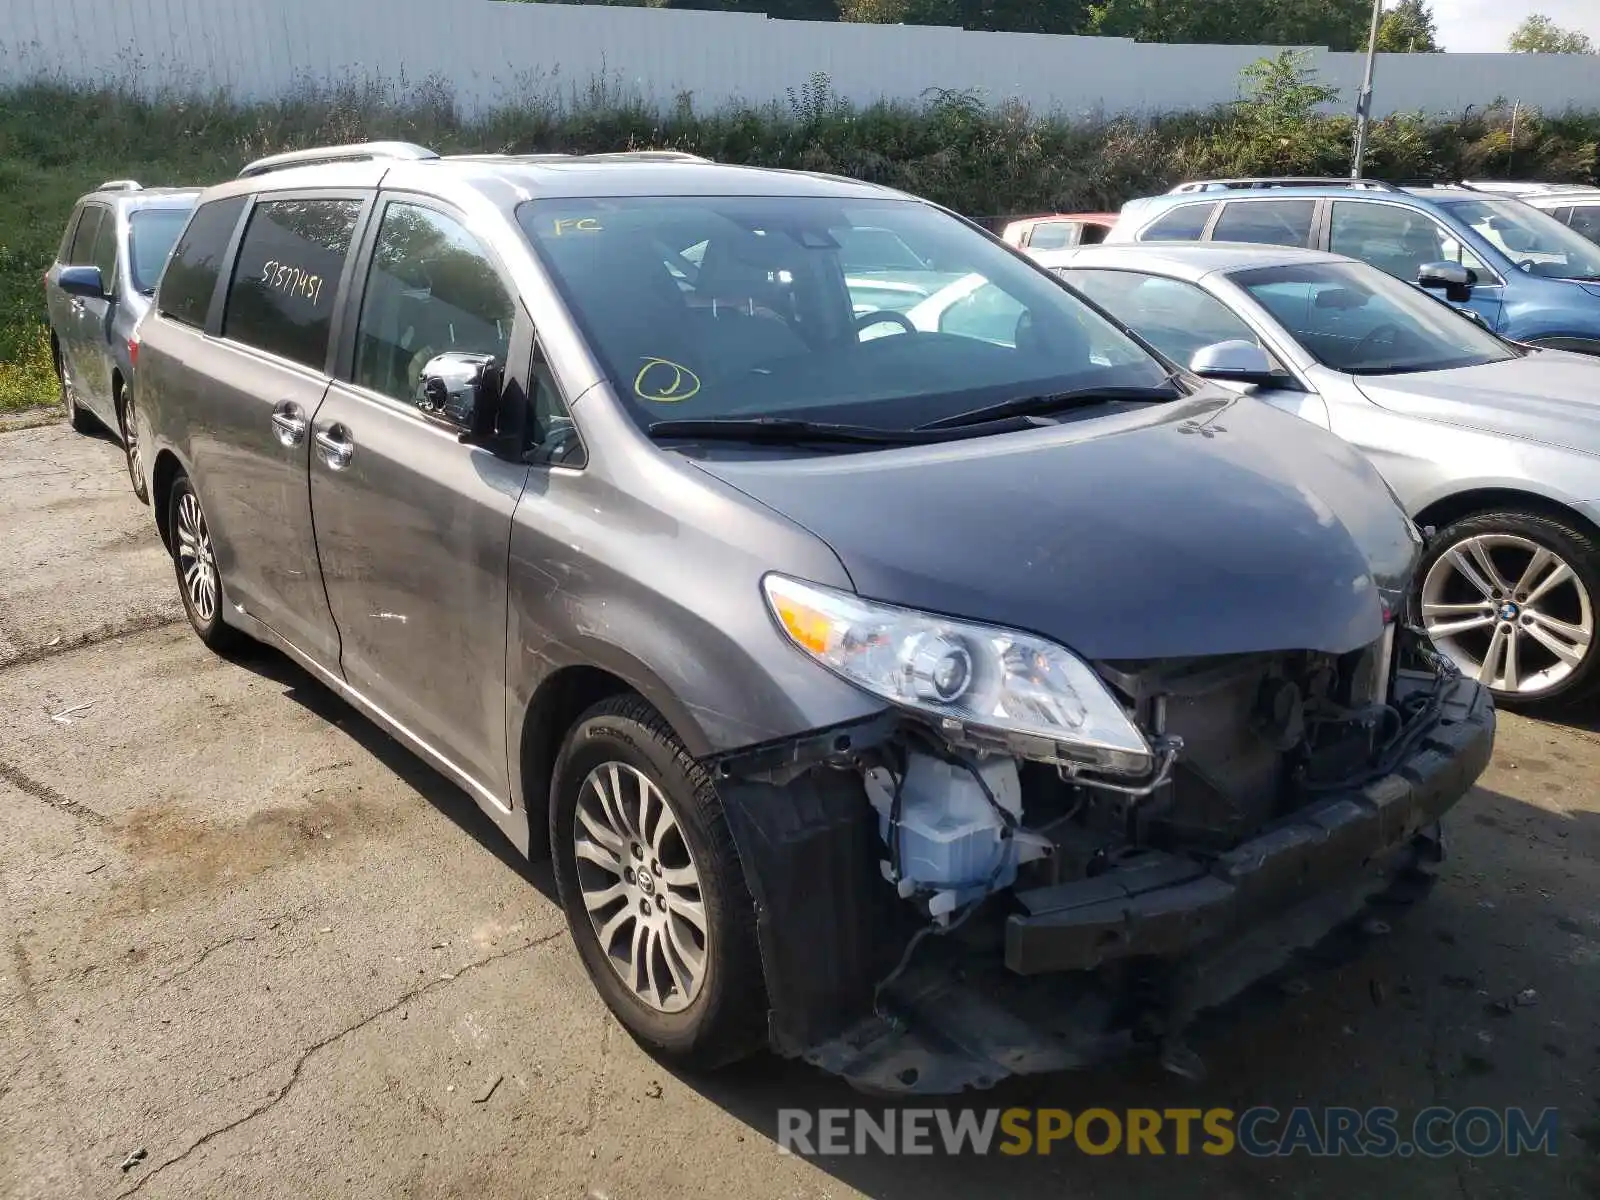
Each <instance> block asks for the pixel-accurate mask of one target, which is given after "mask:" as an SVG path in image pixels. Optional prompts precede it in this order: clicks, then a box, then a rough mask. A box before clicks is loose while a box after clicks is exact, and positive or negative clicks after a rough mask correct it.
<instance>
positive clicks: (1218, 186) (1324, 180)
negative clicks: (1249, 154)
mask: <svg viewBox="0 0 1600 1200" xmlns="http://www.w3.org/2000/svg"><path fill="white" fill-rule="evenodd" d="M1297 187H1348V188H1360V189H1364V190H1366V191H1374V192H1398V191H1399V190H1400V189H1399V188H1397V187H1395V186H1394V184H1392V183H1384V182H1383V181H1382V180H1381V179H1348V178H1345V177H1342V176H1338V175H1284V176H1279V177H1277V178H1273V177H1270V176H1267V177H1260V178H1243V179H1195V180H1191V181H1190V182H1188V183H1180V184H1179V185H1178V186H1177V187H1175V188H1173V189H1171V190H1170V191H1169V192H1168V193H1167V194H1168V195H1169V196H1171V195H1177V194H1178V193H1180V192H1231V191H1248V190H1252V189H1256V188H1262V189H1269V188H1297Z"/></svg>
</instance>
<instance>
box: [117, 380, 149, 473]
mask: <svg viewBox="0 0 1600 1200" xmlns="http://www.w3.org/2000/svg"><path fill="white" fill-rule="evenodd" d="M122 445H123V448H124V449H126V450H127V452H128V474H129V475H130V476H132V478H133V486H134V488H135V490H137V489H139V488H141V487H143V482H142V481H143V479H144V458H143V457H142V456H141V454H140V450H139V422H138V420H137V414H135V413H134V411H133V396H132V395H129V396H128V397H127V398H126V399H125V400H123V402H122Z"/></svg>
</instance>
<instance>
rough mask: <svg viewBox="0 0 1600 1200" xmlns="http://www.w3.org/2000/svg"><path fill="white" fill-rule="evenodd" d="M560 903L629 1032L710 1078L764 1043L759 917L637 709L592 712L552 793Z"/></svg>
mask: <svg viewBox="0 0 1600 1200" xmlns="http://www.w3.org/2000/svg"><path fill="white" fill-rule="evenodd" d="M550 844H551V851H552V857H553V858H554V860H555V871H556V883H557V887H558V888H559V890H560V894H561V905H562V908H563V909H564V910H565V912H566V915H567V924H568V926H569V927H570V928H571V930H572V939H573V942H574V943H575V944H576V946H577V948H578V953H579V955H580V956H581V957H582V959H583V964H584V967H585V968H586V969H587V970H588V973H589V978H590V979H591V980H592V981H593V983H594V985H595V988H596V990H598V991H599V993H600V996H601V998H602V999H603V1000H605V1002H606V1005H607V1006H608V1007H609V1008H610V1009H611V1011H612V1012H613V1013H614V1014H615V1015H616V1017H617V1019H618V1020H620V1021H621V1022H622V1023H623V1025H624V1026H626V1027H627V1029H628V1031H629V1032H630V1033H632V1034H633V1035H634V1036H635V1037H636V1038H638V1039H639V1040H640V1041H642V1042H644V1043H645V1044H646V1045H647V1046H649V1047H650V1048H651V1049H653V1050H655V1051H656V1052H658V1053H660V1054H661V1055H663V1056H664V1057H667V1058H671V1059H673V1060H676V1061H679V1062H682V1063H684V1064H685V1065H689V1066H697V1067H712V1066H717V1065H720V1064H722V1063H726V1062H731V1061H732V1060H734V1059H737V1058H741V1057H743V1056H744V1055H746V1054H748V1053H749V1052H750V1051H752V1050H754V1049H756V1048H757V1047H758V1046H760V1045H761V1044H762V1041H763V1037H764V1033H765V1028H766V1012H767V1005H766V991H765V987H764V982H763V978H762V972H761V957H760V953H759V951H758V949H757V945H756V930H755V906H754V904H753V903H752V902H751V899H750V894H749V891H748V890H747V889H746V887H745V881H744V873H743V869H742V868H741V866H740V864H739V859H738V856H737V853H736V852H735V850H734V846H733V837H732V835H731V834H730V833H729V831H728V823H727V818H726V817H725V816H724V814H723V811H722V804H721V802H720V801H719V800H718V798H717V794H716V789H715V788H714V787H713V786H712V783H711V780H710V778H709V777H708V776H707V775H706V773H705V772H704V771H703V770H702V769H701V768H700V767H699V765H698V764H696V763H695V761H694V759H692V758H691V757H690V756H689V754H688V752H687V751H686V750H685V749H684V747H683V744H682V743H681V742H680V741H679V740H678V739H677V737H676V736H674V734H673V733H672V730H671V729H670V728H669V727H668V726H667V724H666V722H665V721H663V720H662V719H661V717H660V715H659V714H657V713H656V712H655V710H654V709H652V708H651V707H650V706H649V705H648V704H646V703H644V701H642V700H640V699H638V698H637V697H614V698H612V699H609V700H605V701H602V702H601V703H599V704H597V705H595V706H594V707H593V708H591V709H590V710H589V711H588V712H586V713H585V714H584V715H583V716H582V717H580V718H579V719H578V722H577V724H576V725H575V726H574V727H573V729H572V731H571V732H570V733H569V734H568V735H567V739H566V742H565V743H564V745H563V746H562V749H561V754H560V756H559V758H558V759H557V762H556V769H555V776H554V781H553V786H552V788H551V805H550Z"/></svg>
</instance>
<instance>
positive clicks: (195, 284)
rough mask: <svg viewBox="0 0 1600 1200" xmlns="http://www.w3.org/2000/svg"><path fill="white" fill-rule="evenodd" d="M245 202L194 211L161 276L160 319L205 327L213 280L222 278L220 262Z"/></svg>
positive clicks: (236, 200) (217, 203)
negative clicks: (164, 318) (163, 317)
mask: <svg viewBox="0 0 1600 1200" xmlns="http://www.w3.org/2000/svg"><path fill="white" fill-rule="evenodd" d="M245 200H246V197H244V196H230V197H229V198H228V199H226V200H213V201H211V202H210V203H209V204H202V205H201V206H200V207H199V208H197V209H196V210H195V214H194V217H193V218H192V219H191V220H190V221H189V224H188V226H187V227H185V229H184V231H183V236H182V237H181V238H179V239H178V244H177V246H176V247H174V249H173V251H172V261H171V262H170V263H168V264H167V269H166V270H165V271H163V272H162V273H161V286H160V290H159V291H158V292H157V293H156V307H157V308H158V309H160V310H161V313H162V315H163V316H167V317H171V318H172V319H173V320H174V321H181V322H182V323H183V324H185V325H193V326H196V327H197V328H202V329H203V328H204V327H205V323H206V313H207V312H208V311H210V308H211V296H212V293H213V292H215V291H216V288H217V277H218V276H219V275H221V274H222V260H223V259H224V258H225V257H226V256H227V253H228V239H229V238H231V237H232V236H233V229H234V226H236V225H237V224H238V223H239V214H240V213H242V212H243V211H244V206H245Z"/></svg>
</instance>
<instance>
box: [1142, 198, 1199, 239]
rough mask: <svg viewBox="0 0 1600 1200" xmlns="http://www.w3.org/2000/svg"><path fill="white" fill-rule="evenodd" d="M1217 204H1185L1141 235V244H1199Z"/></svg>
mask: <svg viewBox="0 0 1600 1200" xmlns="http://www.w3.org/2000/svg"><path fill="white" fill-rule="evenodd" d="M1216 207H1217V206H1216V204H1214V203H1212V204H1183V205H1179V206H1178V207H1177V208H1175V209H1173V210H1172V211H1171V212H1169V213H1168V214H1167V215H1166V216H1164V217H1162V218H1161V219H1160V220H1159V221H1157V222H1156V223H1155V224H1154V225H1152V226H1150V228H1148V229H1146V230H1145V231H1144V232H1143V233H1141V234H1140V235H1139V240H1140V241H1141V242H1198V241H1199V240H1200V235H1201V234H1202V233H1204V232H1205V231H1206V222H1207V221H1209V220H1210V219H1211V213H1212V211H1213V210H1214V209H1215V208H1216Z"/></svg>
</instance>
